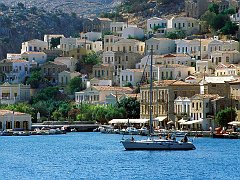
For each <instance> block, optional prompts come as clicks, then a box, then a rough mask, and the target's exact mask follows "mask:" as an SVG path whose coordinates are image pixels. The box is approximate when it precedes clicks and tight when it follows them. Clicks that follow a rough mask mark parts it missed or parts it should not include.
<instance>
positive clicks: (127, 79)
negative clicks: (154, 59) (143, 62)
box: [120, 69, 143, 86]
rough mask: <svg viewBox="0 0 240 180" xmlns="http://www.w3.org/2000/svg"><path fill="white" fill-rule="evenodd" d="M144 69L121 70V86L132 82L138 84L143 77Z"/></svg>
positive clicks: (134, 84)
mask: <svg viewBox="0 0 240 180" xmlns="http://www.w3.org/2000/svg"><path fill="white" fill-rule="evenodd" d="M142 76H143V69H125V70H121V72H120V86H125V85H127V84H128V83H131V84H132V85H133V86H136V85H137V84H138V83H139V82H140V81H141V79H142Z"/></svg>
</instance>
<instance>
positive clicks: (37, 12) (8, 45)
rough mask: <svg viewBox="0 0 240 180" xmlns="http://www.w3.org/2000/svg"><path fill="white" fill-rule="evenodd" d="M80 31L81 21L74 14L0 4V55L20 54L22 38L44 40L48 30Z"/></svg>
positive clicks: (57, 31) (1, 56)
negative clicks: (8, 53)
mask: <svg viewBox="0 0 240 180" xmlns="http://www.w3.org/2000/svg"><path fill="white" fill-rule="evenodd" d="M81 30H82V20H81V19H80V18H79V17H77V16H76V15H75V14H72V15H69V14H67V13H63V12H60V11H56V12H54V13H49V12H47V11H44V10H43V9H38V8H36V7H32V8H25V7H24V6H22V5H19V6H14V7H8V6H5V5H3V4H0V58H4V57H6V53H7V52H12V53H19V52H20V48H21V43H22V42H23V41H27V40H30V39H34V38H38V39H43V36H44V34H51V33H53V34H64V35H65V36H74V35H76V34H78V33H79V32H80V31H81Z"/></svg>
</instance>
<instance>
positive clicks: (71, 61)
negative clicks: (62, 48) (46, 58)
mask: <svg viewBox="0 0 240 180" xmlns="http://www.w3.org/2000/svg"><path fill="white" fill-rule="evenodd" d="M54 62H60V63H63V64H65V65H67V68H68V69H69V71H70V72H74V71H75V70H76V64H77V59H75V58H73V57H57V58H55V59H54Z"/></svg>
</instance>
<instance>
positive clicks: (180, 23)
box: [167, 17, 200, 35]
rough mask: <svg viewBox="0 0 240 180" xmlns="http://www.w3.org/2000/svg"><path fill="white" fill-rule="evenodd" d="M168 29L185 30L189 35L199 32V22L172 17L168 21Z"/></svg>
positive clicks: (189, 18)
mask: <svg viewBox="0 0 240 180" xmlns="http://www.w3.org/2000/svg"><path fill="white" fill-rule="evenodd" d="M167 28H168V29H174V30H183V31H185V32H186V34H187V35H190V34H194V33H197V32H199V28H200V27H199V21H198V20H197V19H194V18H191V17H172V18H171V19H169V20H168V25H167Z"/></svg>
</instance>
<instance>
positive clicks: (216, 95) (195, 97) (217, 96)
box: [191, 94, 222, 99]
mask: <svg viewBox="0 0 240 180" xmlns="http://www.w3.org/2000/svg"><path fill="white" fill-rule="evenodd" d="M197 98H201V99H205V98H209V99H219V98H222V97H221V96H219V95H218V94H195V95H194V96H192V97H191V99H197Z"/></svg>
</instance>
